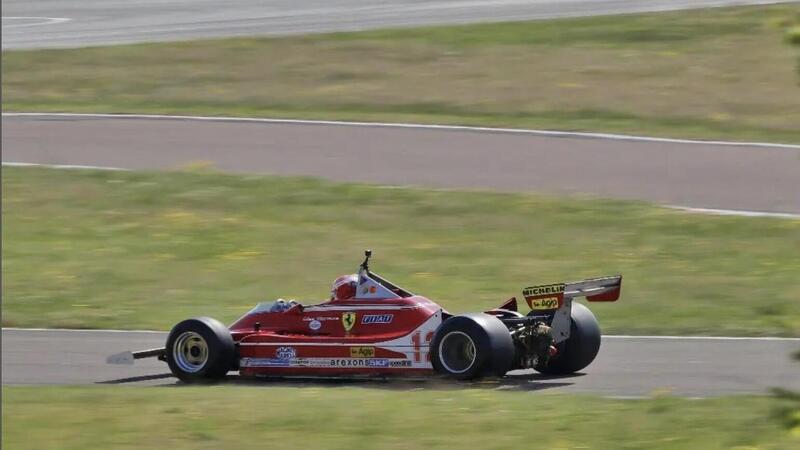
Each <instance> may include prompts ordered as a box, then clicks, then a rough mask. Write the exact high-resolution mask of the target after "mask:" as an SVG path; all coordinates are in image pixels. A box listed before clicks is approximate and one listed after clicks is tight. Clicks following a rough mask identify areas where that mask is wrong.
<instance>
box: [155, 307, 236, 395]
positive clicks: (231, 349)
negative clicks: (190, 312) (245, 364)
mask: <svg viewBox="0 0 800 450" xmlns="http://www.w3.org/2000/svg"><path fill="white" fill-rule="evenodd" d="M166 350H167V352H166V357H167V358H166V359H167V365H169V369H170V371H172V374H173V375H175V376H176V377H178V378H179V379H180V380H181V381H184V382H186V383H202V382H212V381H215V380H218V379H220V378H222V377H224V376H225V374H226V373H228V371H229V370H231V369H232V368H233V366H234V362H235V358H236V348H235V345H234V342H233V337H231V333H230V331H228V328H226V327H225V325H223V324H222V323H220V322H219V321H217V320H215V319H212V318H210V317H198V318H195V319H188V320H184V321H183V322H180V323H178V324H177V325H175V326H174V327H173V328H172V331H170V333H169V336H168V337H167V345H166Z"/></svg>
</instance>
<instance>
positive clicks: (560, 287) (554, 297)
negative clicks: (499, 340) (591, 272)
mask: <svg viewBox="0 0 800 450" xmlns="http://www.w3.org/2000/svg"><path fill="white" fill-rule="evenodd" d="M621 291H622V275H615V276H609V277H599V278H589V279H586V280H580V281H570V282H568V283H554V284H542V285H538V286H531V287H527V288H525V289H523V290H522V295H523V297H524V298H525V301H526V302H527V303H528V306H529V307H530V309H531V310H532V311H540V312H543V313H546V312H548V311H549V312H552V311H553V310H556V309H561V308H562V307H563V306H564V304H565V303H571V301H572V299H573V298H577V297H586V300H588V301H590V302H615V301H617V300H618V299H619V295H620V292H621ZM565 299H568V300H569V301H568V302H565ZM496 310H510V311H517V310H518V308H517V299H516V297H514V298H511V299H509V300H508V301H506V302H505V303H503V304H502V305H500V306H499V307H497V308H496Z"/></svg>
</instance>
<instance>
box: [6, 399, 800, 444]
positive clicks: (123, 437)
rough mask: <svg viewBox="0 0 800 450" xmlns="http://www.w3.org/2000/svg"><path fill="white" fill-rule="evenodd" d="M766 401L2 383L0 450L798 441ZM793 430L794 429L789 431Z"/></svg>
mask: <svg viewBox="0 0 800 450" xmlns="http://www.w3.org/2000/svg"><path fill="white" fill-rule="evenodd" d="M773 408H774V401H773V400H771V399H769V398H759V397H735V398H717V399H704V400H687V399H679V398H670V397H661V398H652V399H646V400H636V401H632V400H612V399H601V398H594V397H579V396H567V395H549V394H548V395H537V396H535V397H534V396H532V395H531V394H529V393H525V392H499V391H494V390H486V389H466V390H454V391H429V390H416V391H393V390H384V389H364V388H349V387H340V388H336V387H326V388H316V387H305V388H281V387H259V388H254V387H230V386H227V387H199V388H198V387H191V388H152V389H132V388H119V387H3V442H2V443H3V448H14V449H20V450H22V449H37V450H39V449H50V448H58V449H63V450H67V449H85V448H103V449H109V450H111V449H127V448H171V449H176V450H177V449H205V448H208V449H219V448H247V447H249V446H252V444H253V443H254V442H259V443H264V442H269V443H271V446H272V447H279V448H282V449H295V448H296V449H307V448H326V449H361V448H387V449H389V448H393V449H414V448H481V449H507V448H531V447H536V448H629V449H635V448H642V449H660V448H665V449H666V448H669V449H683V448H686V449H697V448H703V449H717V448H719V449H722V448H725V449H730V448H741V449H744V448H759V449H771V448H774V449H778V448H787V449H788V448H796V447H794V446H795V445H796V444H797V442H798V441H797V439H798V438H800V433H797V432H796V431H800V430H795V431H787V429H786V428H784V427H783V426H782V424H781V423H780V422H779V421H778V420H776V419H773V418H771V416H772V415H773ZM793 434H795V435H798V436H796V437H793Z"/></svg>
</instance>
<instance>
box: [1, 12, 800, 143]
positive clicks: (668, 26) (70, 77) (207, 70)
mask: <svg viewBox="0 0 800 450" xmlns="http://www.w3.org/2000/svg"><path fill="white" fill-rule="evenodd" d="M798 14H800V6H798V5H797V4H790V5H777V6H768V7H766V6H758V7H739V8H722V9H709V10H693V11H683V12H670V13H651V14H639V15H627V16H609V17H591V18H579V19H562V20H552V21H529V22H515V23H501V24H480V25H464V26H444V27H427V28H413V29H397V30H380V31H368V32H359V33H338V34H326V35H312V36H304V37H291V38H275V39H267V38H237V39H223V40H207V41H196V42H182V43H159V44H143V45H127V46H114V47H102V48H86V49H76V50H46V51H12V52H8V51H6V52H3V102H4V108H5V110H16V111H73V112H118V113H122V112H128V113H130V112H141V113H175V114H205V115H236V116H270V117H294V118H320V119H343V120H366V121H410V122H425V123H449V124H472V125H488V126H511V127H527V128H549V129H565V130H593V131H611V132H625V133H640V134H652V135H666V136H675V137H695V138H717V139H740V140H744V139H755V140H765V141H785V142H795V143H797V142H800V127H798V125H797V124H798V123H800V108H798V107H797V105H799V104H800V88H798V81H799V80H798V76H797V72H796V70H795V63H796V57H797V50H796V49H793V48H792V47H791V46H790V45H788V44H787V43H786V39H785V37H784V35H785V28H786V24H788V23H790V22H791V20H792V19H793V18H794V17H796V16H797V15H798Z"/></svg>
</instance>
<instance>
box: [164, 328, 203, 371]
mask: <svg viewBox="0 0 800 450" xmlns="http://www.w3.org/2000/svg"><path fill="white" fill-rule="evenodd" d="M172 357H173V359H174V360H175V364H177V365H178V367H179V368H180V369H181V370H182V371H184V372H187V373H195V372H199V371H200V370H202V369H203V367H205V365H206V363H207V362H208V344H207V343H206V340H205V339H203V336H200V335H199V334H197V333H195V332H194V331H186V332H184V333H181V335H180V336H178V339H175V343H174V344H173V345H172Z"/></svg>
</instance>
